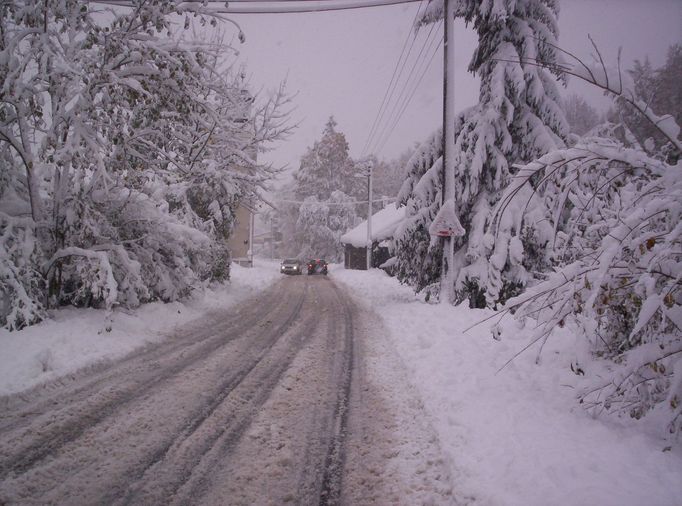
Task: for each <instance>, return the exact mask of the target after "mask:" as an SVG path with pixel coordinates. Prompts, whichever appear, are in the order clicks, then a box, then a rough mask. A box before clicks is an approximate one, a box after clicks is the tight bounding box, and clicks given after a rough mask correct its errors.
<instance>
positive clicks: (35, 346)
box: [0, 259, 281, 395]
mask: <svg viewBox="0 0 682 506" xmlns="http://www.w3.org/2000/svg"><path fill="white" fill-rule="evenodd" d="M280 277H281V274H280V273H279V265H278V264H276V263H274V262H271V261H269V260H258V259H257V260H256V262H255V267H254V268H253V269H247V268H244V267H239V266H238V265H233V266H232V279H231V281H230V282H228V283H225V284H223V285H218V286H214V287H212V288H210V289H207V290H206V291H204V292H202V293H201V294H199V295H197V296H196V297H194V298H192V299H191V300H188V301H186V302H184V303H180V302H174V303H170V304H164V303H162V302H155V303H151V304H145V305H143V306H142V307H140V308H138V309H136V310H135V311H123V310H116V311H114V312H113V315H112V317H111V319H110V320H109V321H107V320H106V319H105V313H104V311H103V310H96V309H74V308H66V309H60V310H57V311H53V312H52V314H51V316H52V319H50V320H47V321H45V322H43V323H41V324H38V325H34V326H32V327H28V328H26V329H23V330H21V331H19V332H9V331H7V330H5V329H0V350H2V351H1V352H0V395H5V394H9V393H14V392H19V391H21V390H24V389H26V388H30V387H31V386H34V385H36V384H38V383H42V382H44V381H49V380H51V379H54V378H57V377H59V376H63V375H65V374H68V373H70V372H73V371H76V370H78V369H80V368H82V367H84V366H87V365H90V364H92V363H95V362H97V361H100V360H107V359H112V358H116V357H120V356H123V355H125V354H127V353H129V352H131V351H132V350H134V349H135V348H137V347H139V346H143V345H144V344H146V343H149V342H153V341H158V340H160V339H163V338H164V336H167V335H168V334H169V333H171V332H172V331H173V330H174V329H175V328H176V327H177V326H178V325H181V324H184V323H187V322H189V321H191V320H193V319H195V318H198V317H200V316H201V315H202V314H203V313H205V312H206V311H208V310H211V309H215V308H219V307H226V306H230V305H232V304H235V303H237V302H240V301H242V300H244V298H245V297H248V296H249V295H251V294H253V293H255V292H256V291H258V290H261V289H263V288H264V287H265V286H268V285H269V284H271V283H273V282H274V281H276V280H277V279H279V278H280ZM107 328H110V329H111V330H110V331H107Z"/></svg>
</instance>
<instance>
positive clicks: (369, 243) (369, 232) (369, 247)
mask: <svg viewBox="0 0 682 506" xmlns="http://www.w3.org/2000/svg"><path fill="white" fill-rule="evenodd" d="M372 169H373V163H372V161H371V160H369V161H368V162H367V270H370V269H371V268H372V244H373V241H372Z"/></svg>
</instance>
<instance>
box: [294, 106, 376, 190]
mask: <svg viewBox="0 0 682 506" xmlns="http://www.w3.org/2000/svg"><path fill="white" fill-rule="evenodd" d="M336 125H337V123H336V121H335V120H334V118H333V117H330V118H329V120H328V121H327V124H326V125H325V127H324V130H323V131H322V137H321V138H320V140H319V141H315V143H314V144H313V146H312V147H309V148H308V150H307V151H306V153H305V154H304V155H303V156H302V157H301V164H300V166H299V168H298V170H297V171H296V173H295V175H294V178H295V181H296V195H297V197H299V198H306V197H310V196H315V197H317V198H318V200H321V201H324V200H327V199H328V198H329V197H330V195H331V194H332V192H335V191H342V192H343V193H345V194H346V195H350V196H351V197H356V198H360V197H361V196H363V195H364V193H363V190H364V192H366V191H367V190H366V189H365V185H364V183H363V182H361V181H359V180H358V178H356V177H354V176H355V173H356V168H355V163H354V162H353V160H352V159H351V157H350V155H349V152H348V141H346V136H345V135H344V134H343V133H342V132H338V131H337V130H336Z"/></svg>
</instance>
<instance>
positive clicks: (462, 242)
mask: <svg viewBox="0 0 682 506" xmlns="http://www.w3.org/2000/svg"><path fill="white" fill-rule="evenodd" d="M455 12H456V15H457V16H459V17H462V18H464V20H465V21H466V22H467V23H471V24H473V27H474V29H475V31H476V32H477V34H478V47H477V48H476V51H475V52H474V55H473V58H472V60H471V62H470V65H469V70H470V71H471V72H474V73H476V74H478V75H479V76H480V78H481V85H480V93H479V103H478V104H477V105H476V106H475V107H474V108H472V109H471V110H469V111H467V113H466V115H464V122H463V124H462V125H461V126H459V125H458V126H457V128H456V133H455V135H456V139H455V180H456V182H455V184H456V188H455V199H456V201H455V206H456V209H457V212H458V214H459V219H460V221H461V223H462V225H463V226H464V228H465V230H466V232H467V233H466V235H464V236H463V237H461V238H458V239H457V240H456V243H455V251H456V253H455V265H453V269H455V273H456V275H455V276H454V279H455V293H456V294H457V298H458V300H463V299H465V298H469V299H470V301H472V302H473V303H474V304H475V305H477V306H478V305H482V304H483V301H485V303H487V304H488V305H494V304H495V303H496V302H497V301H499V300H501V299H504V298H506V297H507V296H509V295H512V294H513V293H514V291H515V290H516V289H517V288H518V287H520V286H522V285H523V284H525V283H526V282H527V281H528V277H529V274H528V270H527V268H526V266H524V265H523V264H524V259H525V254H524V250H525V251H527V252H528V253H536V254H540V255H542V248H541V247H538V246H539V245H536V244H533V242H534V241H538V240H541V239H540V238H538V237H536V236H534V234H533V233H531V232H528V231H526V230H525V228H526V226H527V225H530V224H527V223H523V224H520V226H519V227H511V226H506V225H505V226H504V227H502V228H501V229H500V227H497V232H498V233H497V234H496V235H494V236H493V235H492V234H490V233H487V232H488V229H489V227H490V226H491V225H492V224H491V223H490V218H491V209H492V208H493V206H494V205H495V203H496V201H497V200H498V199H499V195H500V192H501V191H502V190H503V189H504V188H505V187H506V186H507V185H508V184H509V181H510V178H511V175H512V171H513V166H514V164H517V163H522V162H528V161H530V160H533V159H534V158H536V157H538V156H540V155H542V154H544V153H546V152H548V151H550V150H552V149H556V148H558V147H561V146H563V144H564V140H563V139H564V137H565V135H566V132H567V128H566V121H565V117H564V113H563V111H562V109H561V104H560V96H559V93H558V89H557V85H556V78H555V77H554V76H552V75H551V73H550V72H549V71H548V70H545V69H543V68H540V67H539V66H538V65H537V61H538V60H540V61H543V62H547V63H548V66H550V67H551V64H552V63H553V62H556V54H555V48H554V47H555V43H556V37H557V33H558V29H557V21H556V16H557V13H558V2H557V1H556V0H504V1H499V2H479V1H475V0H460V1H459V2H458V4H457V6H456V9H455ZM442 16H443V2H442V1H441V0H433V1H432V2H431V3H430V5H429V7H428V9H427V11H426V14H425V15H424V17H423V18H422V23H432V22H434V21H436V20H438V19H440V18H442ZM457 121H459V119H458V120H457ZM427 226H428V224H427ZM543 260H544V259H532V262H533V263H538V262H539V263H542V261H543Z"/></svg>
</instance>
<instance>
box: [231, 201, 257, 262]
mask: <svg viewBox="0 0 682 506" xmlns="http://www.w3.org/2000/svg"><path fill="white" fill-rule="evenodd" d="M254 218H255V212H254V210H253V209H252V208H251V206H247V205H246V204H241V205H240V206H239V207H238V208H237V212H236V213H235V223H234V229H233V231H232V234H231V235H230V238H229V239H228V240H227V248H228V250H229V251H230V256H231V258H232V261H233V262H234V263H236V264H237V265H241V266H242V267H253V222H254Z"/></svg>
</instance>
